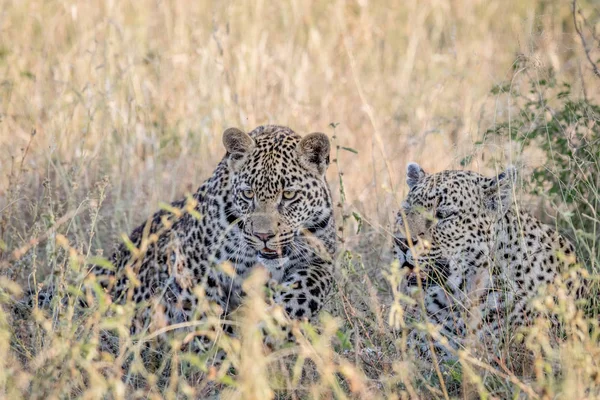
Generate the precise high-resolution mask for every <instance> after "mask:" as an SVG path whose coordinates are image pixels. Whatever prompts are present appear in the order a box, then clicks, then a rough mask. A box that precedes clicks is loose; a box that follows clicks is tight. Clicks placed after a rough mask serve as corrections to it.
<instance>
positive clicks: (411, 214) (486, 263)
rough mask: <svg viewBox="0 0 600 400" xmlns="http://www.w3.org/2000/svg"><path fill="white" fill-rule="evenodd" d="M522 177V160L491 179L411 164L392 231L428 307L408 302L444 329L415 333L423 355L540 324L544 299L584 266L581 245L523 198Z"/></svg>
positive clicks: (507, 338) (411, 284) (508, 336)
mask: <svg viewBox="0 0 600 400" xmlns="http://www.w3.org/2000/svg"><path fill="white" fill-rule="evenodd" d="M517 177H518V174H517V170H516V168H515V167H513V166H509V167H507V168H506V169H505V170H504V171H503V172H500V173H498V174H497V175H496V176H493V177H487V176H484V175H481V174H479V173H477V172H474V171H466V170H443V171H441V172H437V173H431V174H429V173H426V172H425V171H424V169H423V168H422V167H421V166H419V164H417V163H412V162H411V163H408V165H407V167H406V182H407V185H408V189H409V190H408V194H407V195H406V197H405V198H404V200H403V201H402V203H401V207H400V210H399V211H398V213H397V215H396V219H395V225H394V233H393V235H394V246H393V252H394V259H395V260H397V262H398V264H397V266H398V268H400V271H401V272H402V273H403V274H404V275H403V276H404V279H403V280H402V282H401V284H400V288H399V289H400V291H401V293H404V294H407V295H409V296H412V297H413V300H418V301H417V303H419V304H420V305H418V306H416V305H413V306H412V307H411V306H409V307H408V309H409V313H408V315H409V316H410V317H411V318H412V319H413V321H415V322H420V323H422V324H427V323H429V324H431V325H429V326H435V327H436V329H438V331H437V333H438V336H437V337H433V338H432V337H431V336H428V334H427V333H426V332H425V331H426V330H427V329H425V328H423V325H421V327H422V328H421V329H416V328H415V329H413V330H412V331H410V333H409V335H408V342H409V344H410V345H411V347H412V348H413V349H415V351H416V352H417V354H418V356H420V357H423V358H424V359H427V360H432V357H433V354H436V355H438V356H439V357H440V358H441V359H442V360H455V359H456V358H457V354H458V351H459V350H461V349H464V348H465V347H466V346H467V341H468V340H470V342H469V343H471V344H476V345H482V344H483V346H484V349H485V351H484V352H483V353H486V352H489V354H491V352H490V349H491V350H493V349H498V348H499V347H498V346H499V345H500V344H503V343H504V344H506V343H509V342H511V340H514V338H515V336H516V332H518V331H519V329H521V328H523V327H526V326H528V325H529V324H531V322H532V320H533V319H534V318H535V316H536V315H537V314H536V309H535V307H534V302H533V299H534V298H535V297H536V296H538V295H540V294H543V293H545V292H546V291H547V289H548V287H550V285H553V284H554V283H555V281H556V280H557V279H562V278H563V277H565V276H569V273H572V271H574V270H576V268H575V266H576V265H577V257H576V255H575V248H574V246H573V245H572V243H571V242H570V241H569V240H568V239H567V238H565V237H564V236H563V235H561V234H560V233H559V232H558V231H557V230H556V229H555V228H553V227H551V226H549V225H545V224H543V223H542V222H541V221H540V220H539V219H537V218H536V217H534V216H532V215H531V214H529V213H528V212H527V211H526V210H524V209H523V208H522V207H520V206H519V204H517V202H516V195H515V194H516V192H515V190H516V189H515V188H516V182H517ZM565 279H567V278H565ZM571 283H573V282H571ZM494 346H496V347H494Z"/></svg>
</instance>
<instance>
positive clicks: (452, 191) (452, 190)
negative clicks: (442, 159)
mask: <svg viewBox="0 0 600 400" xmlns="http://www.w3.org/2000/svg"><path fill="white" fill-rule="evenodd" d="M482 179H485V178H484V177H483V176H482V175H480V174H478V173H477V172H473V171H454V170H446V171H441V172H437V173H435V174H431V175H426V176H425V177H423V178H422V179H421V181H420V182H419V183H417V185H415V187H413V188H412V190H411V191H410V192H409V195H408V198H407V200H408V203H409V204H413V203H418V204H419V205H423V206H425V207H428V206H431V205H433V204H434V203H436V204H437V203H438V202H439V201H440V198H443V199H447V200H448V201H454V202H457V201H458V200H459V199H460V200H461V201H462V202H463V203H464V202H468V201H469V200H473V201H476V200H478V199H479V197H480V195H481V182H482Z"/></svg>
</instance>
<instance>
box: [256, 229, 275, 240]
mask: <svg viewBox="0 0 600 400" xmlns="http://www.w3.org/2000/svg"><path fill="white" fill-rule="evenodd" d="M252 234H253V235H254V236H256V237H257V238H259V239H260V240H262V241H263V242H265V243H267V242H268V241H269V240H270V239H272V238H274V237H275V233H274V232H273V231H268V232H252Z"/></svg>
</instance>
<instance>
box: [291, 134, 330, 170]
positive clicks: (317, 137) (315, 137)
mask: <svg viewBox="0 0 600 400" xmlns="http://www.w3.org/2000/svg"><path fill="white" fill-rule="evenodd" d="M330 148H331V146H330V144H329V138H328V137H327V135H326V134H324V133H321V132H315V133H311V134H309V135H306V136H304V137H303V138H302V140H300V142H299V143H298V154H299V155H300V162H301V163H302V165H304V167H305V168H307V169H308V170H311V171H314V172H316V173H317V174H318V175H325V172H326V171H327V167H328V166H329V151H330Z"/></svg>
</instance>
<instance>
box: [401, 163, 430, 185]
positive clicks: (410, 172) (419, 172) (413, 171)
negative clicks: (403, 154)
mask: <svg viewBox="0 0 600 400" xmlns="http://www.w3.org/2000/svg"><path fill="white" fill-rule="evenodd" d="M425 175H427V174H426V173H425V171H423V168H421V166H420V165H419V164H417V163H414V162H409V163H408V165H407V166H406V184H407V185H408V188H409V189H412V188H413V187H415V186H416V185H417V183H419V181H420V180H421V179H423V178H424V177H425Z"/></svg>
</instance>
